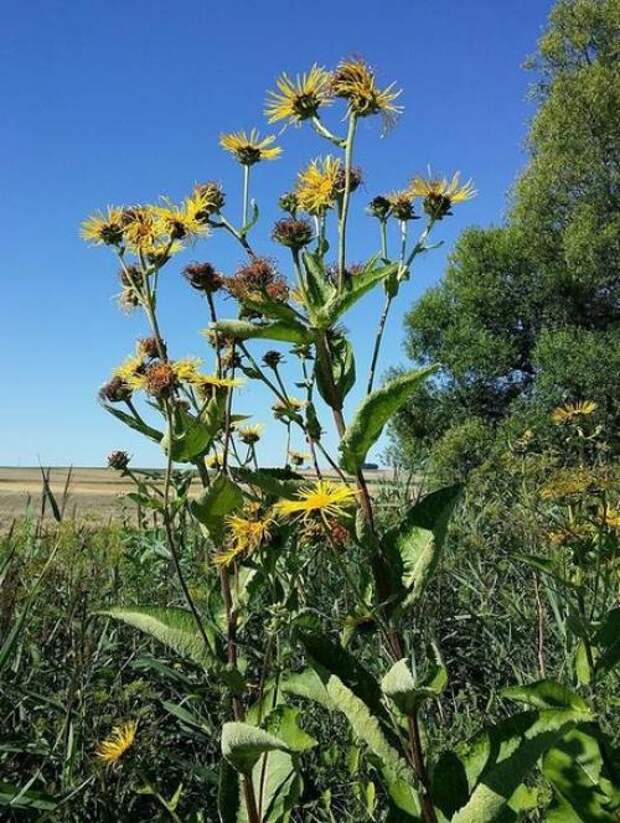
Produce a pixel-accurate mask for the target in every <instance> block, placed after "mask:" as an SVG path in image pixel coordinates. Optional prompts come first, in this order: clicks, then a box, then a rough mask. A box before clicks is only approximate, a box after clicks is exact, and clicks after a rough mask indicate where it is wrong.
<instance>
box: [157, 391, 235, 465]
mask: <svg viewBox="0 0 620 823" xmlns="http://www.w3.org/2000/svg"><path fill="white" fill-rule="evenodd" d="M225 406H226V397H225V394H223V393H221V392H218V394H217V395H216V396H215V397H212V398H211V400H209V402H208V403H207V405H206V407H205V410H204V411H203V412H202V414H201V415H200V417H194V415H192V414H190V413H189V412H188V411H187V410H186V409H184V408H183V407H181V406H176V407H175V408H174V411H173V419H172V425H169V426H168V428H167V430H166V433H165V434H164V436H163V438H162V441H161V445H162V448H163V450H164V452H165V453H166V454H168V451H169V450H170V451H171V456H172V459H173V460H175V461H176V462H179V463H191V462H192V461H193V460H195V459H196V458H197V457H200V456H202V455H203V454H205V452H206V451H207V450H208V449H209V447H210V446H211V444H212V443H213V441H214V440H215V438H216V436H217V435H218V434H219V433H220V431H222V429H223V428H224V423H225V417H226V411H225Z"/></svg>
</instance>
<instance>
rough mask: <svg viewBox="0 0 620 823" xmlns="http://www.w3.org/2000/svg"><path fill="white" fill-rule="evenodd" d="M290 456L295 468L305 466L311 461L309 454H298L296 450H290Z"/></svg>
mask: <svg viewBox="0 0 620 823" xmlns="http://www.w3.org/2000/svg"><path fill="white" fill-rule="evenodd" d="M288 456H289V460H290V461H291V463H292V464H293V466H303V464H304V463H307V462H308V460H310V455H309V454H307V453H306V452H298V451H296V450H295V449H289V452H288Z"/></svg>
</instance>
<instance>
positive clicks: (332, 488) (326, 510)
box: [276, 480, 357, 517]
mask: <svg viewBox="0 0 620 823" xmlns="http://www.w3.org/2000/svg"><path fill="white" fill-rule="evenodd" d="M356 495H357V493H356V491H355V490H354V489H352V488H350V487H349V486H345V485H344V483H334V482H333V481H331V480H317V482H316V483H314V484H313V485H312V486H306V487H304V488H302V489H300V491H299V493H298V496H297V499H296V500H281V501H280V502H279V503H277V504H276V508H277V510H278V512H279V513H280V514H283V515H285V516H289V515H304V516H306V515H308V514H311V513H312V512H319V513H321V514H324V515H328V516H330V517H342V516H343V515H344V514H345V513H346V509H347V507H349V506H351V505H352V504H353V502H354V501H355V498H356Z"/></svg>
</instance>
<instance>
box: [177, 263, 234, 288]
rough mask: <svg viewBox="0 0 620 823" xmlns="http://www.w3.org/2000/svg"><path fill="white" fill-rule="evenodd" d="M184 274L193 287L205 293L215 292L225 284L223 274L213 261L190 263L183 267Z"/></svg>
mask: <svg viewBox="0 0 620 823" xmlns="http://www.w3.org/2000/svg"><path fill="white" fill-rule="evenodd" d="M183 274H184V275H185V278H186V280H187V282H188V283H189V284H190V286H191V287H192V288H194V289H196V291H201V292H204V294H214V293H215V292H216V291H218V290H219V289H221V288H222V286H223V285H224V278H223V276H222V275H221V274H220V273H219V272H217V271H216V270H215V269H214V268H213V266H212V265H211V263H196V262H193V263H189V264H188V265H187V266H185V268H184V269H183Z"/></svg>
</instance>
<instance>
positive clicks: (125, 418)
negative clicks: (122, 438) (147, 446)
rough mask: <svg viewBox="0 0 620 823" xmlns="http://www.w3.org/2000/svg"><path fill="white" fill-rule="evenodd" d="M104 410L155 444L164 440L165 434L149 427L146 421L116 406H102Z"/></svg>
mask: <svg viewBox="0 0 620 823" xmlns="http://www.w3.org/2000/svg"><path fill="white" fill-rule="evenodd" d="M101 405H102V406H103V408H104V409H105V410H106V411H107V412H110V414H113V415H114V417H116V418H117V419H118V420H121V421H122V422H123V423H124V424H125V425H126V426H129V428H130V429H134V431H137V432H140V434H143V435H145V437H148V438H149V439H150V440H154V441H155V443H159V441H160V440H161V439H162V437H163V436H164V435H163V432H160V431H158V430H157V429H154V428H153V427H152V426H149V425H148V424H147V423H145V422H144V420H138V419H136V418H135V417H134V416H133V415H131V414H128V413H127V412H124V411H122V410H121V409H117V408H115V407H114V406H111V405H109V404H108V403H102V404H101Z"/></svg>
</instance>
